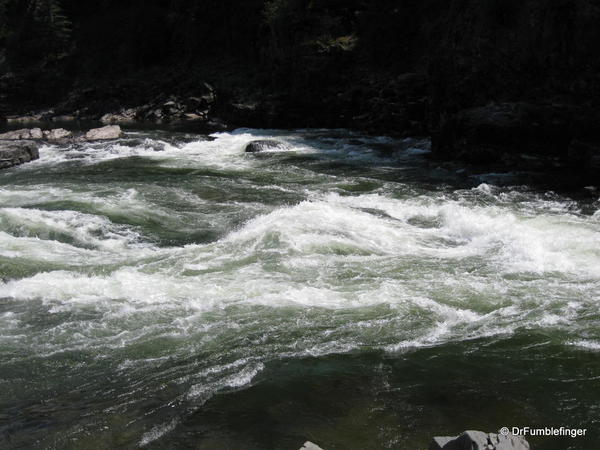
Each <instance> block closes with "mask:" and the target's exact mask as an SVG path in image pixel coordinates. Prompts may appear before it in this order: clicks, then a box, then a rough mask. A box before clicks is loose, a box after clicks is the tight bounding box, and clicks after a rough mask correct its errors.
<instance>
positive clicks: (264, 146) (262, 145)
mask: <svg viewBox="0 0 600 450" xmlns="http://www.w3.org/2000/svg"><path fill="white" fill-rule="evenodd" d="M284 147H285V145H284V144H283V143H282V142H279V141H273V140H268V139H262V140H258V141H252V142H250V143H249V144H248V145H246V148H245V150H244V151H245V152H246V153H259V152H262V151H265V150H269V149H276V148H284Z"/></svg>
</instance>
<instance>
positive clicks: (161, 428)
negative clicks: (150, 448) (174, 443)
mask: <svg viewBox="0 0 600 450" xmlns="http://www.w3.org/2000/svg"><path fill="white" fill-rule="evenodd" d="M178 423H179V422H178V420H177V419H173V420H172V421H170V422H168V423H164V424H161V425H157V426H155V427H154V428H152V429H151V430H150V431H148V432H146V433H144V434H143V435H142V439H141V440H140V444H139V445H140V447H145V446H146V445H148V444H150V443H152V442H154V441H156V440H158V439H160V438H161V437H163V436H165V435H166V434H168V433H170V432H171V431H173V430H174V429H175V428H176V427H177V425H178Z"/></svg>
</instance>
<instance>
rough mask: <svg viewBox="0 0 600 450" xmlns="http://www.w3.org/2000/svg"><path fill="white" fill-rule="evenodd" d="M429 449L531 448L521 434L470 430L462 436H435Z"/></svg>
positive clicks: (510, 449) (482, 449) (498, 449)
mask: <svg viewBox="0 0 600 450" xmlns="http://www.w3.org/2000/svg"><path fill="white" fill-rule="evenodd" d="M429 450H530V447H529V443H528V442H527V441H526V440H525V438H523V437H521V436H513V435H508V436H503V435H499V434H493V433H484V432H482V431H474V430H469V431H465V432H464V433H463V434H461V435H460V436H455V437H447V436H446V437H435V438H433V441H432V442H431V444H429Z"/></svg>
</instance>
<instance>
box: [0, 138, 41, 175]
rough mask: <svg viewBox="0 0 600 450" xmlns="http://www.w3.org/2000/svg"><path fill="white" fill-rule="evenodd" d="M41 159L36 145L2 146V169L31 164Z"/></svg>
mask: <svg viewBox="0 0 600 450" xmlns="http://www.w3.org/2000/svg"><path fill="white" fill-rule="evenodd" d="M39 157H40V153H39V151H38V148H37V146H36V145H35V144H34V143H31V142H20V143H18V144H13V143H11V144H5V145H3V144H0V169H6V168H8V167H12V166H17V165H19V164H23V163H26V162H30V161H33V160H35V159H38V158H39Z"/></svg>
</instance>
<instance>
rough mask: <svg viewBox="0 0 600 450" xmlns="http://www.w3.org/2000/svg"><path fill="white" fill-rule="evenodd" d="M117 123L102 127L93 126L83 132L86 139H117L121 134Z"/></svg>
mask: <svg viewBox="0 0 600 450" xmlns="http://www.w3.org/2000/svg"><path fill="white" fill-rule="evenodd" d="M122 134H123V133H122V131H121V127H120V126H119V125H107V126H105V127H102V128H94V129H92V130H90V131H88V132H87V133H85V139H86V140H88V141H102V140H106V139H118V138H120V137H121V136H122Z"/></svg>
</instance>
